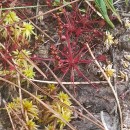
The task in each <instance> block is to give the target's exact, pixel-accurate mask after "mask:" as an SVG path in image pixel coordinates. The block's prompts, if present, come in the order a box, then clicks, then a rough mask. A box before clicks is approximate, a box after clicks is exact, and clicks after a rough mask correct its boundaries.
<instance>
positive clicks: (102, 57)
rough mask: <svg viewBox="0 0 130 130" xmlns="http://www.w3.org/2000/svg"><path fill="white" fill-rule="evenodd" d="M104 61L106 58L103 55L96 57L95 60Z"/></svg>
mask: <svg viewBox="0 0 130 130" xmlns="http://www.w3.org/2000/svg"><path fill="white" fill-rule="evenodd" d="M106 59H107V57H106V56H105V55H99V56H98V57H97V60H99V61H106Z"/></svg>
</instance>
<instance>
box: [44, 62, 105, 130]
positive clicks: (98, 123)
mask: <svg viewBox="0 0 130 130" xmlns="http://www.w3.org/2000/svg"><path fill="white" fill-rule="evenodd" d="M43 64H44V65H45V66H46V67H47V69H48V70H49V71H50V73H51V74H52V75H53V77H54V78H55V79H56V80H57V82H58V83H59V84H60V85H61V87H62V88H63V89H64V91H65V92H66V93H67V94H68V95H69V96H70V97H71V98H72V99H73V101H74V102H75V103H77V104H78V105H79V106H80V107H81V108H82V109H83V110H84V111H85V112H86V113H87V114H88V115H89V116H90V117H92V118H93V119H94V120H95V122H94V124H96V125H97V126H98V127H99V128H101V129H102V130H104V127H103V125H102V123H101V122H100V121H99V120H97V119H96V118H95V117H94V116H93V115H92V113H90V112H89V111H88V110H87V109H85V108H84V107H83V106H82V105H81V104H80V102H79V101H77V100H76V99H75V98H74V97H73V96H72V95H71V94H70V92H69V91H68V90H67V89H66V87H65V86H64V85H63V84H62V82H61V81H60V80H59V79H58V77H57V76H56V75H55V74H54V73H53V71H52V70H51V69H50V67H49V66H48V65H47V64H46V63H45V62H43Z"/></svg>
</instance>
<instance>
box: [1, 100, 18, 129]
mask: <svg viewBox="0 0 130 130" xmlns="http://www.w3.org/2000/svg"><path fill="white" fill-rule="evenodd" d="M3 103H4V105H5V108H6V111H7V113H8V116H9V119H10V122H11V125H12V128H13V130H16V129H15V126H14V123H13V120H12V117H11V115H10V112H9V110H8V107H7V105H6V102H5V100H3Z"/></svg>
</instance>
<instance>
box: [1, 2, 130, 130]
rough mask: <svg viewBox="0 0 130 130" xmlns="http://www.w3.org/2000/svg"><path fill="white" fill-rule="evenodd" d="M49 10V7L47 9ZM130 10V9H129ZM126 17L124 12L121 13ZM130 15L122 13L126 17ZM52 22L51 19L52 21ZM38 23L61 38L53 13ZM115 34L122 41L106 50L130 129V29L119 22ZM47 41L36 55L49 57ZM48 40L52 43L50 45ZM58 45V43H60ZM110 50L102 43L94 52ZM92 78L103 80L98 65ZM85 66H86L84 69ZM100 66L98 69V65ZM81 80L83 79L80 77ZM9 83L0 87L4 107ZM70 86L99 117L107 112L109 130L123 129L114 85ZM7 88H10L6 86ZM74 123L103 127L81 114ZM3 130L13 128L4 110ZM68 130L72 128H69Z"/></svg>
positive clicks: (81, 129) (82, 129) (84, 128)
mask: <svg viewBox="0 0 130 130" xmlns="http://www.w3.org/2000/svg"><path fill="white" fill-rule="evenodd" d="M116 6H117V7H119V8H118V9H120V8H121V9H123V10H124V11H125V9H124V5H121V4H120V6H119V5H116ZM45 10H46V9H45ZM127 12H128V10H127ZM121 16H122V15H121ZM125 18H129V17H124V16H122V19H125ZM49 21H50V22H49ZM38 26H39V27H40V28H41V29H42V30H48V31H47V32H48V34H49V35H50V36H51V37H52V38H53V39H54V40H55V41H58V37H57V35H56V34H55V32H56V28H55V27H54V26H55V21H53V22H52V21H51V19H49V16H46V17H45V18H44V22H42V23H38ZM111 33H113V35H114V37H115V38H116V40H117V41H118V44H117V45H116V46H113V47H111V48H110V50H109V51H108V52H105V53H106V55H107V57H108V59H110V60H111V61H112V63H113V68H114V69H115V70H116V73H115V76H114V78H113V79H112V84H113V86H114V87H115V90H116V91H117V94H118V96H119V100H120V104H121V108H122V112H123V130H130V88H129V86H130V82H129V79H130V73H129V72H130V65H128V67H126V68H124V67H123V62H122V61H127V62H128V64H130V60H126V59H125V58H124V55H130V30H129V29H126V28H125V27H124V25H120V24H117V26H116V28H115V29H113V30H111ZM45 41H46V43H45V44H42V45H40V46H39V49H38V50H37V52H36V54H39V55H40V54H41V56H43V57H44V58H46V57H47V56H48V51H49V50H48V48H49V43H50V41H48V40H46V38H45ZM47 43H48V44H47ZM57 44H58V42H57ZM104 51H106V50H105V49H104V48H103V46H102V45H99V46H97V48H96V49H95V50H94V54H97V53H101V54H103V53H104ZM92 66H93V67H92ZM88 68H89V69H88V70H89V73H88V74H91V75H90V77H91V79H92V81H100V80H103V79H100V78H97V77H99V76H96V74H97V73H95V70H94V68H95V64H93V65H91V66H89V67H88ZM83 69H84V68H83ZM96 69H97V68H96ZM120 71H123V72H125V73H126V74H127V76H128V78H127V79H124V80H122V79H121V78H119V77H118V75H119V73H120ZM79 80H80V79H79ZM5 86H6V85H1V86H0V93H1V96H0V104H1V105H0V106H3V104H2V102H3V101H2V100H3V99H5V100H6V101H9V97H10V96H6V95H10V90H7V89H6V90H5V88H4V87H5ZM66 87H67V89H68V90H69V91H70V92H71V94H72V95H73V96H74V97H76V99H77V100H78V101H79V102H80V103H81V104H82V105H83V106H84V107H85V108H86V109H87V110H89V111H90V112H91V113H92V114H93V115H94V116H95V117H96V118H97V119H100V120H101V112H103V117H104V120H105V123H106V125H107V127H108V130H120V125H119V124H120V121H119V113H118V110H117V105H116V101H115V98H114V95H113V93H112V91H111V89H110V87H109V86H108V85H107V84H105V83H100V84H98V85H97V88H93V87H92V86H91V85H82V84H81V85H76V86H75V92H76V94H75V93H74V91H73V85H69V86H66ZM6 88H7V87H6ZM73 106H74V107H75V109H77V110H78V111H80V112H81V113H83V114H85V113H84V111H83V110H82V109H81V108H79V107H78V106H76V105H75V104H73ZM71 124H72V125H73V126H74V127H75V128H76V129H77V130H100V129H99V128H97V127H96V126H95V125H94V124H92V123H90V122H89V121H88V120H86V119H82V118H81V117H80V116H79V115H75V114H74V117H73V120H72V121H71ZM0 130H12V128H11V127H10V123H9V119H8V116H7V114H6V113H5V111H0ZM65 130H69V128H68V127H66V128H65Z"/></svg>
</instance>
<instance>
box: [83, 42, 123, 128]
mask: <svg viewBox="0 0 130 130" xmlns="http://www.w3.org/2000/svg"><path fill="white" fill-rule="evenodd" d="M85 45H86V46H87V48H88V51H89V53H90V55H91V56H92V58H93V59H94V61H95V64H96V65H97V66H98V68H99V69H100V71H101V72H102V74H103V76H104V77H105V79H106V81H107V82H108V84H109V86H110V88H111V90H112V92H113V94H114V96H115V99H116V102H117V106H118V110H119V116H120V127H121V130H122V129H123V120H122V111H121V106H120V102H119V99H118V95H117V93H116V91H115V90H114V87H113V85H112V83H111V81H110V79H109V78H108V77H107V75H106V73H105V72H104V70H103V69H102V67H101V66H100V64H99V63H98V61H97V60H96V58H95V56H94V55H93V53H92V50H91V48H90V47H89V45H88V43H86V44H85Z"/></svg>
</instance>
